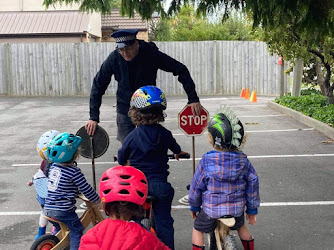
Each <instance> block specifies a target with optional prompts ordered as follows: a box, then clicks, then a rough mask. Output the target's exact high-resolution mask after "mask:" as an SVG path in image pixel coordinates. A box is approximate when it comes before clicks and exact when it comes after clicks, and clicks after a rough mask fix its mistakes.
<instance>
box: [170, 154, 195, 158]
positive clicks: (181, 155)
mask: <svg viewBox="0 0 334 250" xmlns="http://www.w3.org/2000/svg"><path fill="white" fill-rule="evenodd" d="M168 158H169V159H175V157H174V154H168ZM181 158H183V159H189V158H190V154H189V153H186V154H179V159H181Z"/></svg>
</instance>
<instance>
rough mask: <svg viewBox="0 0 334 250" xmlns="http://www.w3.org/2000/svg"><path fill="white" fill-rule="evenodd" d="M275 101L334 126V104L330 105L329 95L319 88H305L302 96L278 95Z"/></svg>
mask: <svg viewBox="0 0 334 250" xmlns="http://www.w3.org/2000/svg"><path fill="white" fill-rule="evenodd" d="M274 102H276V103H278V104H280V105H282V106H285V107H289V108H291V109H293V110H296V111H298V112H301V113H303V114H304V115H307V116H310V117H312V118H314V119H317V120H319V121H321V122H324V123H326V124H328V125H329V126H332V127H334V105H333V104H330V105H328V99H327V97H325V96H322V95H321V94H319V93H318V90H312V89H309V90H303V91H302V92H301V96H291V95H287V96H283V97H277V98H276V99H275V100H274Z"/></svg>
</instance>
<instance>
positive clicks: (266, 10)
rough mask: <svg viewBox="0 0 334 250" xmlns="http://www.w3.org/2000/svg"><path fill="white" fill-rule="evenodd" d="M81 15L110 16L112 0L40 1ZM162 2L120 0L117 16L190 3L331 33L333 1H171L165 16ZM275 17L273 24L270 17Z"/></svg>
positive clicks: (265, 23)
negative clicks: (291, 20)
mask: <svg viewBox="0 0 334 250" xmlns="http://www.w3.org/2000/svg"><path fill="white" fill-rule="evenodd" d="M80 2H81V7H80V9H81V10H83V11H87V12H89V11H97V12H101V13H102V14H106V13H110V11H111V8H112V5H113V3H114V2H115V0H44V5H45V6H46V7H47V8H48V7H49V6H51V5H53V4H55V3H64V4H71V3H80ZM163 2H164V0H122V6H121V13H122V14H126V15H128V16H130V17H133V16H134V12H135V11H136V12H137V13H139V14H140V15H141V16H142V18H143V19H150V18H151V16H152V14H153V13H154V12H158V13H160V15H161V16H166V14H169V16H171V15H172V14H173V13H175V12H178V11H179V10H180V9H181V6H182V5H184V4H187V3H194V4H196V5H197V6H198V8H197V13H201V14H204V15H205V14H207V13H210V12H213V11H215V9H216V8H224V11H225V15H224V16H225V18H227V17H228V16H229V15H230V13H231V10H233V9H237V10H242V11H245V12H248V13H250V15H251V17H252V18H253V20H254V27H256V26H258V25H262V27H276V26H277V24H279V25H283V26H284V25H285V24H286V23H287V22H288V21H287V20H286V19H285V15H286V14H294V15H295V16H296V18H297V19H298V24H297V25H298V27H299V28H301V29H306V30H307V31H309V32H314V31H316V32H317V34H319V36H321V35H323V34H328V33H331V32H332V31H333V30H334V25H333V15H331V12H332V10H333V8H334V0H321V1H319V0H303V1H301V0H183V1H181V0H172V1H171V3H170V6H169V9H168V12H167V13H166V12H165V11H164V5H163ZM274 15H276V16H277V17H278V18H277V19H276V20H273V19H272V16H274Z"/></svg>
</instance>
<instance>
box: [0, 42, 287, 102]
mask: <svg viewBox="0 0 334 250" xmlns="http://www.w3.org/2000/svg"><path fill="white" fill-rule="evenodd" d="M156 44H157V46H158V47H159V49H160V51H162V52H164V53H166V54H168V55H170V56H171V57H173V58H175V59H177V60H179V61H180V62H182V63H183V64H185V65H186V66H187V67H188V69H189V71H190V73H191V76H192V77H193V79H194V82H195V84H196V90H197V92H198V94H199V95H231V94H232V95H233V94H240V91H241V89H242V88H249V90H250V91H253V90H256V91H257V93H258V95H279V91H280V74H279V72H280V70H279V69H280V67H281V66H280V65H278V57H277V55H274V56H271V55H270V54H269V53H268V52H267V48H266V44H265V43H263V42H253V41H200V42H156ZM114 48H115V44H114V43H48V44H0V94H1V95H8V96H88V95H89V93H90V89H91V84H92V81H93V78H94V76H95V74H96V73H97V71H98V70H99V68H100V66H101V64H102V62H103V61H104V60H105V59H106V58H107V56H108V54H109V53H110V52H112V51H113V50H114ZM285 81H286V82H288V81H289V79H288V77H285ZM157 85H158V86H159V87H160V88H161V89H162V90H163V91H164V92H165V93H166V94H167V95H183V94H184V90H183V88H182V85H181V84H180V83H179V82H178V81H177V77H175V76H173V74H170V73H166V72H163V71H159V73H158V78H157ZM116 89H117V82H115V80H114V79H112V81H111V83H110V85H109V87H108V90H107V92H106V94H107V95H115V93H116Z"/></svg>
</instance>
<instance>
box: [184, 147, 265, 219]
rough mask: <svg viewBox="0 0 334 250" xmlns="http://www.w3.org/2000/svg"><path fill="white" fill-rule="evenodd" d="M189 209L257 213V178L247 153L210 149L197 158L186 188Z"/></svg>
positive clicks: (216, 215) (212, 214) (218, 214)
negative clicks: (187, 188) (197, 160)
mask: <svg viewBox="0 0 334 250" xmlns="http://www.w3.org/2000/svg"><path fill="white" fill-rule="evenodd" d="M189 204H190V205H191V210H192V211H199V209H200V207H201V206H202V209H203V211H204V213H205V214H207V215H208V216H210V217H211V218H220V217H222V216H224V215H232V216H235V217H239V216H241V215H242V214H243V213H244V210H245V206H246V207H247V210H246V213H247V214H257V208H258V207H259V206H260V195H259V181H258V176H257V174H256V172H255V169H254V168H253V166H252V164H251V163H250V161H249V160H248V159H247V156H246V155H245V154H244V153H243V152H241V151H234V152H225V151H220V152H219V151H210V152H207V153H206V154H204V155H203V157H202V159H201V160H200V162H199V164H198V166H197V169H196V171H195V174H194V176H193V179H192V181H191V184H190V190H189Z"/></svg>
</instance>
